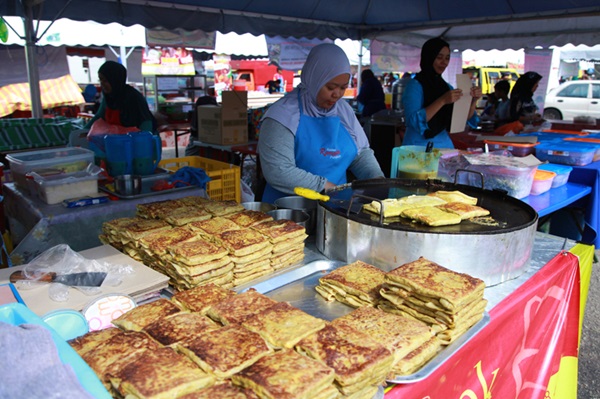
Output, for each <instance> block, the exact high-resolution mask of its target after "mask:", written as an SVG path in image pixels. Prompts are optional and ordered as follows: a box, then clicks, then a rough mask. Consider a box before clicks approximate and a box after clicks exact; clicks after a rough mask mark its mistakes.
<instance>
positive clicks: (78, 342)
mask: <svg viewBox="0 0 600 399" xmlns="http://www.w3.org/2000/svg"><path fill="white" fill-rule="evenodd" d="M122 333H123V331H122V330H120V329H118V328H114V327H109V328H105V329H103V330H97V331H90V332H88V333H86V334H84V335H81V336H79V337H77V338H75V339H72V340H70V341H69V345H71V347H72V348H73V349H75V351H76V352H77V353H78V354H79V356H81V357H83V356H84V355H85V354H86V353H88V352H89V351H91V350H92V349H95V348H96V347H98V346H99V345H102V344H103V343H104V342H105V341H107V340H109V339H110V338H112V337H114V336H115V335H118V334H122Z"/></svg>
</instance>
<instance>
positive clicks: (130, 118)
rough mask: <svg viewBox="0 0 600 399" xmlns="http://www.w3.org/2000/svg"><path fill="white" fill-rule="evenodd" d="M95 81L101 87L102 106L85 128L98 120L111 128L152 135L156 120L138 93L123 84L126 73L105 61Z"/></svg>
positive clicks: (124, 70) (113, 63)
mask: <svg viewBox="0 0 600 399" xmlns="http://www.w3.org/2000/svg"><path fill="white" fill-rule="evenodd" d="M98 79H100V86H101V87H102V102H101V103H100V108H99V109H98V112H97V113H96V114H95V115H94V117H93V118H92V120H91V121H90V122H89V123H88V124H87V125H86V127H87V128H89V127H91V126H92V125H93V123H94V122H95V121H96V120H98V119H100V118H102V119H104V120H105V121H106V122H107V123H109V124H111V125H118V126H124V127H136V128H138V129H140V130H142V131H149V132H153V133H156V120H155V119H154V116H153V115H152V113H151V112H150V109H149V108H148V103H147V102H146V99H145V98H144V96H143V95H142V93H140V92H139V91H138V90H136V89H135V88H133V87H131V86H129V85H128V84H127V69H125V67H124V66H123V65H121V64H119V63H118V62H115V61H106V62H105V63H104V64H102V66H101V67H100V69H98Z"/></svg>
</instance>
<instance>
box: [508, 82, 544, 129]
mask: <svg viewBox="0 0 600 399" xmlns="http://www.w3.org/2000/svg"><path fill="white" fill-rule="evenodd" d="M540 80H542V75H540V74H539V73H537V72H534V71H529V72H526V73H525V74H523V75H521V76H520V77H519V79H518V80H517V82H516V83H515V85H514V86H513V88H512V90H511V92H510V101H509V114H508V120H509V121H510V122H516V121H519V122H521V123H522V124H523V125H526V124H531V123H534V124H535V123H537V122H541V121H542V116H541V115H540V114H539V113H538V107H537V105H536V104H535V101H534V100H533V93H535V90H536V89H537V88H538V85H539V83H540Z"/></svg>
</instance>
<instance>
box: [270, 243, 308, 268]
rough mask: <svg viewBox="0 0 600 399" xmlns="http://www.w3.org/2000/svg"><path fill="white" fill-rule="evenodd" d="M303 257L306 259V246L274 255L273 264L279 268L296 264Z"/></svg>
mask: <svg viewBox="0 0 600 399" xmlns="http://www.w3.org/2000/svg"><path fill="white" fill-rule="evenodd" d="M302 259H304V248H299V249H295V250H293V251H290V252H284V253H282V254H280V255H277V256H272V257H271V266H272V267H273V268H274V269H276V270H277V269H281V268H283V267H286V266H289V265H293V264H296V263H298V262H300V261H301V260H302Z"/></svg>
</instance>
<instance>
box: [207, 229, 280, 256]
mask: <svg viewBox="0 0 600 399" xmlns="http://www.w3.org/2000/svg"><path fill="white" fill-rule="evenodd" d="M265 223H269V222H265ZM262 224H264V223H261V224H260V225H262ZM260 225H259V226H260ZM215 238H216V241H217V242H218V243H220V244H221V245H223V246H224V247H225V248H227V249H228V250H229V254H230V255H233V256H238V257H241V256H247V255H250V254H251V253H253V252H257V251H260V250H262V249H265V248H267V247H268V248H269V250H272V249H273V246H272V245H271V243H270V242H269V240H268V239H267V237H265V236H264V235H262V234H260V233H258V232H257V231H254V230H250V229H247V230H229V231H225V232H223V233H220V234H217V235H215Z"/></svg>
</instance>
